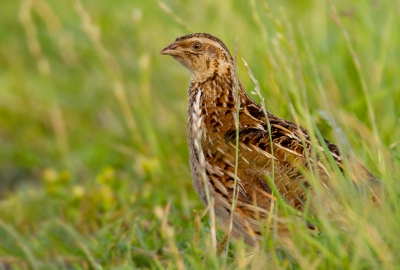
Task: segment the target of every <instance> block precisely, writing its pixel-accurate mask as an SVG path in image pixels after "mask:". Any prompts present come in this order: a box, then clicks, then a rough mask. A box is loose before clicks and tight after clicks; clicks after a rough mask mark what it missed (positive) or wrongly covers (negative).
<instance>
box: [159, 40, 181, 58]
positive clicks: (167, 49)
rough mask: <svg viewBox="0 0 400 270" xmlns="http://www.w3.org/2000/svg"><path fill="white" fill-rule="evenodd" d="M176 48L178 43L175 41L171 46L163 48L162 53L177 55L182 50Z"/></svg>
mask: <svg viewBox="0 0 400 270" xmlns="http://www.w3.org/2000/svg"><path fill="white" fill-rule="evenodd" d="M176 48H178V44H176V43H175V42H174V43H172V44H170V45H169V46H167V47H165V48H164V49H162V50H161V52H160V54H164V55H177V54H179V53H180V52H179V51H178V50H176Z"/></svg>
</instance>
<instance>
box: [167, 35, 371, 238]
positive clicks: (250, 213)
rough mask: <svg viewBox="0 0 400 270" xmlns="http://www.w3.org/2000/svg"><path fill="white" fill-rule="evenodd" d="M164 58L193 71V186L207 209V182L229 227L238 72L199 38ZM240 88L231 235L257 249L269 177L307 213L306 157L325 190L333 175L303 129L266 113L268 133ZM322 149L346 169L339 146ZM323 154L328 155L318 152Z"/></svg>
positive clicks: (187, 39)
mask: <svg viewBox="0 0 400 270" xmlns="http://www.w3.org/2000/svg"><path fill="white" fill-rule="evenodd" d="M161 54H165V55H171V56H172V57H174V58H175V59H176V60H178V61H179V62H180V63H182V64H183V65H184V66H185V67H187V68H188V69H189V70H190V72H191V80H190V83H189V87H188V96H189V108H188V117H189V119H188V143H189V149H190V164H191V170H192V176H193V180H194V186H195V189H196V191H197V193H198V194H199V197H200V199H201V200H202V202H203V203H204V204H205V205H207V204H208V202H207V195H206V188H205V186H204V183H207V185H208V190H209V193H210V197H211V198H213V200H214V205H215V206H214V210H215V213H216V215H217V216H218V218H219V220H220V223H221V224H222V225H223V226H225V227H226V226H227V225H228V224H229V220H230V215H231V208H232V198H233V192H234V178H235V154H236V150H235V149H236V147H235V143H236V135H237V133H236V127H235V117H236V104H237V101H236V95H235V84H236V83H235V66H234V62H233V59H232V56H231V54H230V53H229V51H228V49H227V47H226V46H225V45H224V44H223V43H222V41H220V40H219V39H218V38H216V37H214V36H212V35H209V34H202V33H196V34H190V35H186V36H182V37H179V38H177V39H176V40H175V42H173V43H172V44H170V45H169V46H168V47H166V48H164V49H163V50H162V51H161ZM237 89H238V91H239V92H238V97H239V103H240V109H239V121H238V122H239V137H238V140H239V154H238V157H239V158H238V168H237V191H238V200H237V206H236V208H235V211H234V212H235V213H234V218H233V229H232V233H233V235H235V236H238V237H242V238H243V239H244V240H245V241H246V242H247V243H249V244H255V243H256V242H257V240H258V239H257V238H258V235H259V228H260V227H259V223H258V222H257V216H259V217H260V218H261V220H262V219H263V218H265V217H266V216H267V213H268V210H269V209H270V207H271V198H272V196H271V188H270V187H269V185H268V184H267V181H266V175H267V174H268V175H270V176H271V177H272V178H273V180H274V183H275V185H276V187H277V189H278V190H279V192H280V194H281V195H282V196H283V197H284V198H286V199H287V201H288V202H289V203H290V204H291V205H292V206H293V207H295V208H296V209H299V210H301V209H302V208H303V206H304V202H305V200H306V189H308V188H309V187H310V186H309V184H308V183H307V181H306V179H305V177H304V176H303V175H302V174H301V170H302V169H305V170H307V168H309V167H310V164H308V163H307V158H308V159H309V160H310V163H311V164H314V165H315V163H316V167H317V168H318V171H319V175H320V179H321V181H323V183H325V182H326V183H327V182H328V180H329V176H328V172H327V171H326V169H325V167H324V166H323V164H322V162H321V160H320V159H318V160H316V161H313V159H312V156H311V151H312V149H311V148H312V147H311V142H310V138H309V135H308V132H307V131H306V130H305V129H303V128H301V127H298V126H297V125H296V124H294V123H291V122H289V121H286V120H284V119H281V118H278V117H276V116H275V115H273V114H271V113H269V112H267V116H268V120H269V123H270V128H271V133H270V132H268V126H267V120H266V117H265V114H264V113H263V110H262V108H261V106H260V105H258V104H257V103H256V102H254V101H253V100H252V99H251V98H250V97H249V96H248V95H247V94H246V92H245V91H244V89H243V87H242V85H241V84H240V82H238V85H237ZM270 136H271V138H270ZM197 139H198V140H197ZM270 140H272V148H273V151H271V145H270ZM199 141H200V142H201V147H199V145H198V142H199ZM325 143H326V145H327V147H328V149H329V151H330V154H331V155H332V157H333V158H334V160H335V161H336V163H337V164H338V166H339V168H341V169H342V157H341V156H340V153H339V150H338V148H337V146H336V145H334V144H332V143H330V142H329V141H327V140H325ZM304 146H305V147H304ZM319 151H321V152H323V151H324V150H323V148H322V147H320V149H319ZM271 153H273V154H271ZM272 160H273V161H272ZM313 162H315V163H313ZM354 163H356V166H358V168H359V171H361V172H362V174H364V176H365V177H366V178H371V179H373V178H374V176H373V175H372V174H371V173H370V172H369V171H368V170H367V169H365V168H364V167H363V166H362V165H361V164H359V163H357V162H356V161H354ZM272 166H274V169H273V168H272ZM203 172H205V174H202V173H203ZM272 172H273V175H272ZM282 230H284V229H283V228H282Z"/></svg>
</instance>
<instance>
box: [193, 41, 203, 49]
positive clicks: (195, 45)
mask: <svg viewBox="0 0 400 270" xmlns="http://www.w3.org/2000/svg"><path fill="white" fill-rule="evenodd" d="M192 47H193V49H195V50H199V49H200V48H201V43H200V42H195V43H193V45H192Z"/></svg>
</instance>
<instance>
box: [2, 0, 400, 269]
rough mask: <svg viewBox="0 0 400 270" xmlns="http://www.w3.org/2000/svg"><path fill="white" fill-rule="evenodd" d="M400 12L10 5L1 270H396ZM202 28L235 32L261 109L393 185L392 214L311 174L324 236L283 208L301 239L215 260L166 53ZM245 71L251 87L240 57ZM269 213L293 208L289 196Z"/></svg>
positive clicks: (236, 244)
mask: <svg viewBox="0 0 400 270" xmlns="http://www.w3.org/2000/svg"><path fill="white" fill-rule="evenodd" d="M399 10H400V6H399V2H398V1H367V2H366V1H359V0H357V1H353V2H349V1H335V2H334V3H331V2H330V1H328V2H325V1H315V0H314V1H311V0H306V1H279V2H278V1H256V0H252V1H218V2H217V1H208V0H207V1H190V2H189V1H183V0H182V1H172V0H170V1H162V2H158V1H124V0H121V1H114V2H110V1H91V0H71V1H54V0H34V1H31V0H21V1H3V2H1V3H0V44H1V45H0V55H1V57H0V67H1V70H2V72H0V86H1V91H0V127H1V128H0V149H1V150H0V171H1V173H0V196H1V197H0V198H1V201H0V239H1V240H0V267H1V268H4V269H14V268H15V269H25V268H30V269H55V268H57V269H58V268H60V269H133V268H136V269H186V268H189V269H203V268H209V269H265V268H266V267H269V268H271V269H397V268H399V266H400V258H399V257H398V256H397V254H398V253H399V252H400V241H399V237H398V224H400V215H399V214H398V208H399V203H400V196H399V194H400V186H399V184H398V183H399V181H397V180H398V176H399V175H400V174H399V173H400V170H399V168H400V166H399V165H400V161H399V157H400V129H399V128H398V127H399V125H400V123H399V122H400V107H399V106H398V104H400V79H399V75H398V74H400V66H399V64H398V59H400V50H399V48H398V44H400V35H399V34H398V33H400V13H399ZM191 31H193V32H209V33H211V34H214V35H216V36H218V37H220V38H221V39H222V40H223V41H224V42H225V43H226V45H227V46H228V47H229V48H230V49H231V51H232V52H233V48H234V43H235V39H236V38H237V39H238V50H237V54H238V59H242V58H244V59H245V60H246V62H247V63H248V64H249V67H250V69H251V70H252V72H253V73H254V76H255V78H256V79H257V80H258V81H259V83H260V89H261V92H262V95H263V97H264V98H265V105H266V108H267V109H268V110H269V111H271V112H273V113H275V114H276V115H278V116H280V117H284V118H286V119H291V120H292V121H298V122H299V123H300V124H301V125H303V126H305V127H307V128H308V129H314V130H315V131H316V133H318V132H320V133H321V134H322V136H323V137H325V138H327V139H329V140H331V141H333V142H335V143H337V144H339V145H340V146H341V148H342V149H343V151H345V152H347V153H352V154H354V155H355V156H356V157H357V158H358V160H360V161H361V162H362V163H363V164H365V165H366V166H367V167H369V168H370V169H371V170H372V171H373V172H374V173H375V174H376V175H378V176H379V178H380V179H381V181H382V185H383V187H384V188H385V190H386V193H385V196H384V198H383V200H382V203H381V206H380V208H379V209H376V208H375V207H374V206H373V205H372V203H371V202H370V201H369V200H368V199H366V196H363V195H360V193H359V192H358V191H356V190H355V189H354V187H353V186H352V185H351V183H350V182H351V181H349V176H345V177H342V176H340V175H338V174H336V177H333V179H334V180H333V182H334V184H333V186H334V188H333V192H332V193H327V192H326V191H324V190H323V189H321V188H320V185H318V182H317V181H313V177H312V176H310V179H311V180H310V181H313V182H314V185H315V189H316V190H317V191H318V192H317V196H316V198H315V202H316V203H317V204H319V205H320V207H318V208H317V209H316V214H315V217H314V218H315V219H314V220H313V222H315V224H318V227H319V228H320V229H321V231H322V232H323V233H322V235H320V236H317V237H316V236H310V235H309V234H308V232H307V230H306V228H304V227H303V226H301V225H299V222H298V220H297V218H296V217H295V216H294V215H287V216H285V220H286V222H287V224H288V226H289V228H290V230H291V235H292V237H291V239H290V240H283V239H279V238H277V237H275V236H274V235H271V236H269V237H266V238H265V241H264V242H263V249H262V250H261V251H257V250H252V249H251V248H249V247H246V246H245V245H244V244H243V243H242V242H240V241H237V240H235V239H233V240H232V242H231V243H230V244H229V246H228V251H227V252H226V253H225V252H223V253H222V255H217V251H216V250H215V248H213V239H212V238H211V235H212V233H211V231H212V226H210V222H209V215H208V214H207V213H206V212H205V209H204V207H203V206H202V205H201V203H200V200H199V199H198V198H197V195H196V194H195V191H194V189H193V186H192V183H191V175H190V169H189V165H188V149H187V144H186V106H187V105H186V102H187V100H186V86H187V83H188V80H189V73H188V72H187V71H186V70H185V69H184V68H183V67H181V66H180V65H179V64H178V63H176V61H174V60H173V59H172V58H168V57H163V56H160V55H159V54H158V52H159V51H160V50H161V49H162V48H164V47H165V46H166V45H168V44H170V43H171V42H172V41H173V40H174V38H175V37H177V36H181V35H183V34H186V33H188V32H191ZM238 75H239V77H240V79H241V81H242V83H243V84H244V86H245V87H246V89H247V90H248V91H249V92H250V91H252V89H254V84H253V81H252V80H251V78H250V77H249V76H248V74H247V70H246V67H245V66H244V64H243V62H242V61H241V60H238ZM254 98H255V99H256V100H259V98H258V97H257V96H254ZM317 131H318V132H317ZM348 145H351V147H349V146H348ZM333 170H334V169H333ZM314 180H315V179H314ZM326 207H329V209H330V211H331V212H330V217H328V216H327V215H326V214H325V210H324V209H326ZM274 211H279V213H281V212H283V213H284V212H285V211H286V212H291V211H290V209H288V207H287V205H286V204H285V203H284V202H281V201H279V200H278V202H277V206H276V209H275V210H274ZM305 218H312V217H308V216H307V215H306V216H305ZM271 222H273V221H271ZM211 225H212V224H211ZM223 236H224V235H223V233H222V232H217V240H218V241H221V240H222V238H223Z"/></svg>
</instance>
